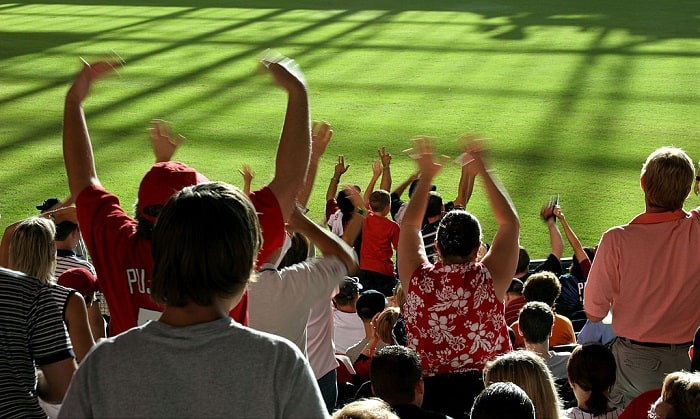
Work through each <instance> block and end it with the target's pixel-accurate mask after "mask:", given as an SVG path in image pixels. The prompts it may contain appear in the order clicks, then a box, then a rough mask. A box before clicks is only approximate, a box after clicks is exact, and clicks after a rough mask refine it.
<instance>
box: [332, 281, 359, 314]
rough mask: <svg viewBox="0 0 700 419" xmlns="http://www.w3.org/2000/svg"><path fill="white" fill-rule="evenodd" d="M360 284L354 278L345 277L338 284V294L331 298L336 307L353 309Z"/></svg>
mask: <svg viewBox="0 0 700 419" xmlns="http://www.w3.org/2000/svg"><path fill="white" fill-rule="evenodd" d="M361 290H362V284H360V280H359V279H358V278H357V277H356V276H346V277H345V279H344V281H343V283H341V284H340V287H339V289H338V293H337V294H336V295H335V297H333V301H334V302H335V305H336V306H349V305H352V308H353V309H355V299H356V298H357V297H359V295H360V291H361Z"/></svg>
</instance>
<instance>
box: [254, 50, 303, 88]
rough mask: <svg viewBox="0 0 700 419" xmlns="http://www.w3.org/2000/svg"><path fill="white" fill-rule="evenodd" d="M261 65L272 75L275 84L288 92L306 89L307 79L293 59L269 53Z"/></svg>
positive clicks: (276, 53) (261, 61)
mask: <svg viewBox="0 0 700 419" xmlns="http://www.w3.org/2000/svg"><path fill="white" fill-rule="evenodd" d="M260 63H261V64H262V65H263V66H265V68H267V70H268V71H269V72H270V73H271V74H272V76H273V77H274V79H275V82H276V83H277V84H278V85H279V86H280V87H282V88H283V89H285V90H287V91H292V90H294V89H299V88H301V89H306V78H305V77H304V73H302V71H301V68H300V67H299V65H298V64H297V63H296V61H294V60H293V59H291V58H289V57H286V56H284V55H282V54H280V53H278V52H276V51H267V53H266V54H265V56H264V57H263V58H262V59H261V60H260Z"/></svg>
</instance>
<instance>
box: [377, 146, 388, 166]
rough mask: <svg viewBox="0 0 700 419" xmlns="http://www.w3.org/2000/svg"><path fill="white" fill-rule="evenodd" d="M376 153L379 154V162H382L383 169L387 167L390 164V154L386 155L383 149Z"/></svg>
mask: <svg viewBox="0 0 700 419" xmlns="http://www.w3.org/2000/svg"><path fill="white" fill-rule="evenodd" d="M377 153H378V154H379V160H381V161H382V166H383V167H387V166H389V164H391V153H387V151H386V148H385V147H382V148H380V149H378V150H377Z"/></svg>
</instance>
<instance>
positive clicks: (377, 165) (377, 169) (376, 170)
mask: <svg viewBox="0 0 700 419" xmlns="http://www.w3.org/2000/svg"><path fill="white" fill-rule="evenodd" d="M372 174H373V175H374V177H375V178H377V177H379V175H381V174H382V162H381V161H379V160H375V161H373V162H372Z"/></svg>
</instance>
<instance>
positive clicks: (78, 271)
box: [57, 268, 98, 305]
mask: <svg viewBox="0 0 700 419" xmlns="http://www.w3.org/2000/svg"><path fill="white" fill-rule="evenodd" d="M57 283H58V285H62V286H64V287H67V288H73V289H74V290H76V291H78V292H79V293H80V294H81V295H82V296H83V297H85V304H87V305H90V303H91V302H92V299H93V297H94V294H95V292H97V291H98V287H97V277H96V276H95V275H93V274H92V272H90V271H88V270H87V269H85V268H71V269H68V270H66V271H65V272H63V273H62V274H61V276H59V277H58V279H57Z"/></svg>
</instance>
